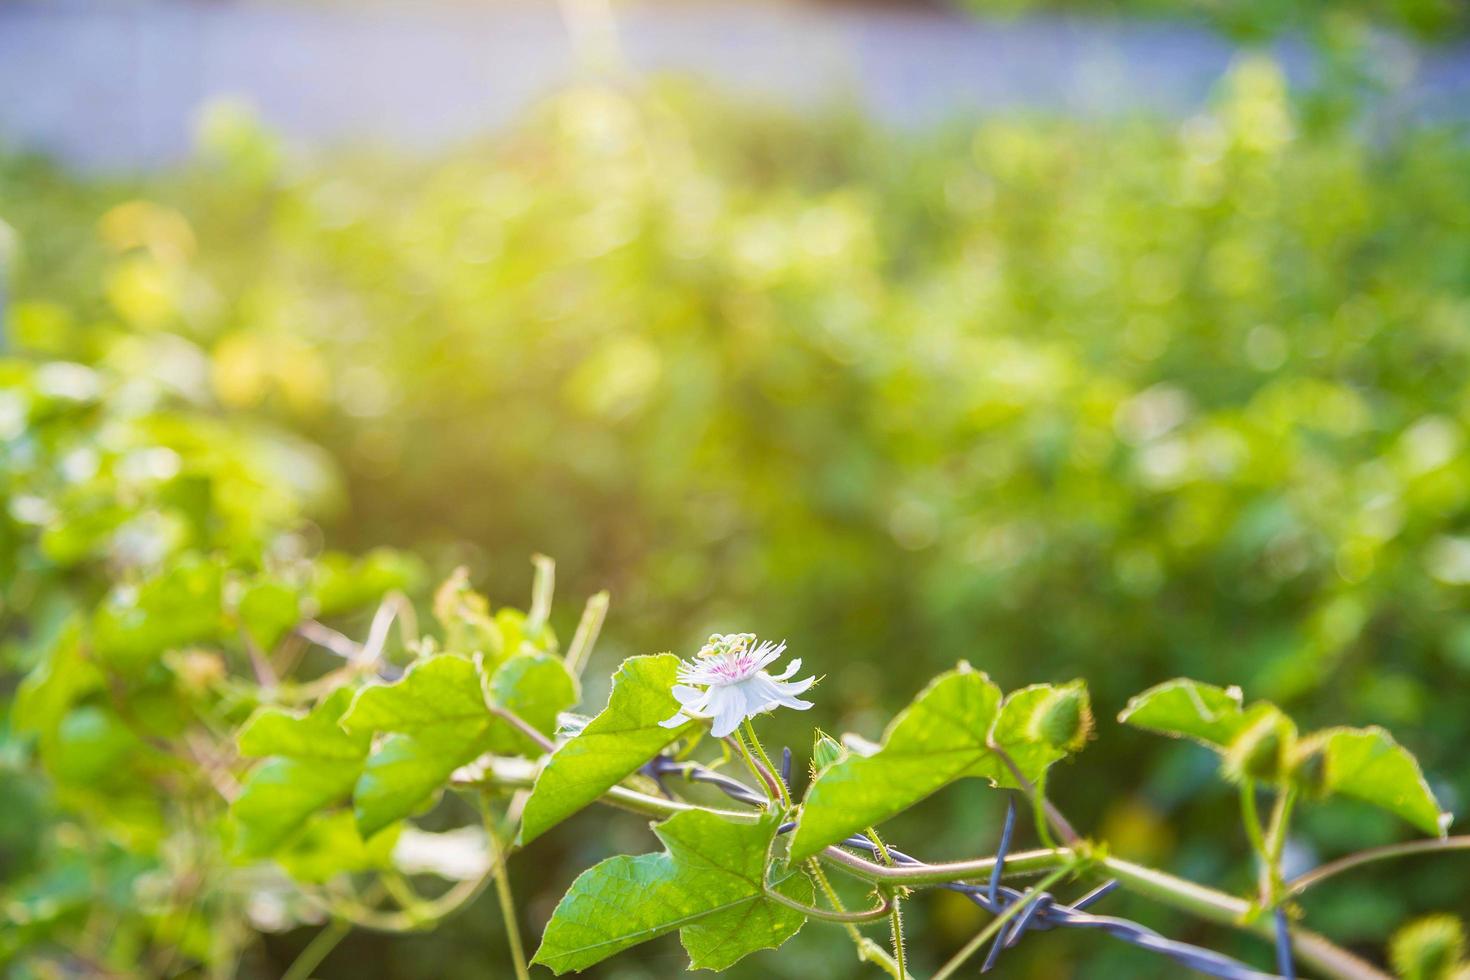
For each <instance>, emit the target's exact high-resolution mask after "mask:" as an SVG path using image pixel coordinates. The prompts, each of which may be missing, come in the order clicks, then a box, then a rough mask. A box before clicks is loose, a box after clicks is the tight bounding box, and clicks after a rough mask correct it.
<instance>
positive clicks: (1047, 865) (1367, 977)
mask: <svg viewBox="0 0 1470 980" xmlns="http://www.w3.org/2000/svg"><path fill="white" fill-rule="evenodd" d="M535 774H536V767H535V764H534V763H532V762H529V761H525V760H519V759H501V758H495V759H492V760H491V765H490V767H489V769H488V770H487V772H486V776H485V779H487V780H489V781H491V782H492V783H495V784H498V785H502V786H506V787H508V788H515V789H525V788H528V787H530V786H531V785H532V783H533V782H534V781H535ZM602 802H604V803H608V804H611V805H613V806H619V807H622V808H624V809H628V810H632V811H633V812H635V813H641V814H643V815H645V816H651V817H670V816H673V815H674V814H675V813H680V812H682V811H684V810H706V811H710V812H714V813H718V814H719V815H720V816H722V817H725V818H726V819H729V820H736V821H740V822H743V823H750V822H753V821H755V820H758V819H759V814H757V813H754V812H750V811H745V812H740V811H731V810H715V809H713V808H711V807H697V806H693V805H691V804H688V803H682V802H679V801H676V800H664V799H659V798H658V797H655V796H648V795H646V794H643V793H637V792H635V791H633V790H629V789H626V788H624V787H620V786H615V787H613V788H612V789H611V790H609V791H608V792H607V793H606V794H604V795H603V797H602ZM1456 840H1457V841H1459V840H1460V839H1459V838H1456ZM1458 846H1459V847H1461V848H1464V847H1470V842H1465V843H1459V844H1458ZM821 856H822V857H823V858H824V859H826V860H828V861H830V862H832V863H833V864H834V865H837V866H839V867H841V868H843V869H844V870H846V871H848V872H849V873H851V874H854V875H857V876H858V877H860V878H863V879H865V880H867V881H872V882H879V883H887V884H899V885H937V884H945V883H947V882H958V881H983V880H984V879H985V878H987V877H988V876H989V874H990V872H991V871H992V870H993V869H994V868H995V859H994V858H979V859H976V860H973V861H955V862H952V863H948V864H934V865H925V866H923V867H907V866H905V865H898V866H896V867H892V868H888V867H884V866H883V865H881V864H874V863H873V862H871V861H864V860H863V859H862V858H860V857H858V856H857V855H855V854H851V853H849V852H847V851H844V850H843V849H842V848H840V847H828V848H826V849H825V850H824V851H822V854H821ZM1384 856H1385V857H1389V856H1393V855H1384ZM1079 859H1080V860H1081V861H1082V862H1085V863H1086V864H1090V865H1091V867H1092V868H1093V869H1094V870H1095V871H1097V872H1098V873H1100V874H1103V875H1105V876H1107V877H1111V878H1116V879H1118V883H1119V884H1120V885H1121V886H1123V887H1124V888H1126V889H1128V890H1129V891H1132V892H1133V893H1135V894H1137V895H1141V896H1143V897H1145V898H1150V899H1152V900H1154V901H1156V902H1159V903H1160V904H1162V905H1167V906H1169V907H1170V908H1174V909H1178V910H1179V911H1181V912H1186V913H1188V914H1190V915H1193V916H1195V917H1196V918H1199V919H1203V920H1205V921H1206V922H1213V923H1217V924H1219V925H1225V926H1230V927H1232V928H1236V929H1242V930H1244V931H1246V932H1250V933H1251V934H1253V935H1256V936H1259V937H1261V938H1264V939H1266V940H1267V941H1270V940H1272V939H1273V938H1274V936H1275V929H1274V927H1273V925H1272V923H1271V922H1270V921H1269V920H1268V919H1266V918H1263V917H1259V916H1257V917H1255V918H1254V919H1252V918H1251V916H1250V912H1251V905H1250V903H1249V902H1246V901H1245V900H1243V899H1240V898H1237V897H1236V896H1234V895H1229V894H1226V893H1225V892H1222V891H1218V890H1216V889H1214V888H1209V887H1207V886H1205V885H1200V884H1196V883H1195V882H1192V881H1187V880H1185V879H1183V878H1180V877H1178V876H1176V875H1171V874H1169V873H1167V872H1164V871H1156V870H1154V869H1152V868H1146V867H1143V866H1142V865H1138V864H1134V863H1132V862H1131V861H1124V860H1122V859H1121V858H1115V857H1110V856H1107V855H1100V854H1095V853H1092V854H1088V853H1082V852H1080V851H1073V850H1071V849H1070V848H1065V847H1058V848H1046V849H1042V850H1035V851H1021V852H1018V853H1014V854H1010V855H1007V856H1006V860H1005V873H1006V875H1007V877H1011V876H1016V875H1024V874H1036V873H1039V872H1047V871H1052V870H1054V869H1059V868H1064V867H1070V866H1071V865H1073V864H1074V863H1077V862H1078V861H1079ZM1308 884H1311V882H1309V883H1308ZM1291 944H1292V949H1293V950H1294V951H1295V953H1296V955H1297V956H1299V957H1300V958H1301V959H1302V961H1303V962H1305V963H1308V964H1310V965H1311V966H1312V967H1314V968H1315V969H1316V970H1318V971H1319V972H1320V973H1322V974H1324V975H1326V976H1328V977H1333V978H1337V980H1391V978H1390V977H1389V976H1388V974H1386V973H1384V972H1383V971H1381V970H1379V969H1377V968H1376V967H1374V966H1373V965H1372V964H1370V963H1368V962H1366V961H1365V960H1363V959H1361V958H1359V957H1358V956H1355V955H1354V954H1352V953H1350V952H1348V951H1347V950H1345V949H1343V948H1341V947H1340V946H1337V945H1335V944H1334V943H1333V942H1332V941H1331V940H1329V939H1327V938H1326V937H1324V936H1321V935H1318V934H1317V933H1314V932H1310V931H1308V930H1305V929H1295V928H1294V929H1292V930H1291Z"/></svg>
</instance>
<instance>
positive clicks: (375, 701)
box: [342, 654, 577, 834]
mask: <svg viewBox="0 0 1470 980" xmlns="http://www.w3.org/2000/svg"><path fill="white" fill-rule="evenodd" d="M487 687H488V690H489V693H490V695H491V697H492V698H494V700H495V701H496V703H497V704H500V705H502V706H504V707H506V708H509V709H510V710H511V711H513V712H515V713H516V714H517V715H519V716H520V717H521V718H523V719H524V720H526V721H527V722H529V723H530V724H531V725H533V726H534V727H535V728H537V729H538V730H539V731H541V732H542V733H543V734H545V735H548V736H549V735H550V734H551V733H552V732H553V731H555V728H556V716H557V715H558V714H559V713H560V712H562V711H565V710H566V709H567V708H569V707H571V706H572V705H574V704H575V703H576V699H577V694H576V683H575V682H574V681H573V680H572V678H571V676H570V675H569V674H568V673H567V671H566V668H565V667H564V666H563V665H562V663H561V661H560V660H558V659H557V658H555V657H550V656H546V655H544V654H536V655H528V656H521V657H512V658H511V659H510V660H508V661H506V662H505V663H504V664H502V665H501V667H500V669H499V670H497V671H496V672H495V674H494V676H492V677H491V679H490V681H489V683H488V685H487ZM485 694H486V690H485V688H482V686H481V672H480V669H479V668H478V667H477V666H476V665H475V663H474V661H472V660H469V659H468V658H466V657H461V656H458V655H457V654H440V655H438V656H433V657H428V658H425V659H423V660H420V661H418V662H417V663H415V664H414V665H413V666H412V667H411V668H409V671H408V673H407V674H405V675H404V676H403V679H402V680H400V681H398V682H397V683H394V684H384V685H376V686H373V687H368V688H364V689H363V690H362V692H361V693H360V694H359V695H358V696H357V700H356V701H354V702H353V704H352V708H351V709H350V710H349V711H348V712H347V715H346V716H345V717H344V718H343V719H342V724H343V726H344V727H345V728H347V729H348V730H349V731H354V732H361V733H373V732H393V733H395V734H393V735H392V736H390V737H389V738H387V739H385V740H384V741H383V743H382V744H381V745H380V746H379V747H378V749H377V751H375V752H374V753H373V754H372V756H371V757H370V758H369V759H368V761H367V765H366V766H364V767H363V771H362V776H361V778H360V779H359V780H358V783H357V787H356V790H355V791H354V793H353V803H354V807H355V809H356V811H357V820H358V826H359V827H360V828H361V830H362V832H363V833H364V834H373V833H375V832H377V831H378V830H380V829H382V828H383V827H386V826H387V825H388V824H390V823H392V822H394V821H395V820H399V819H402V818H403V817H406V816H409V815H411V814H413V813H415V812H417V811H418V810H419V809H420V808H422V807H423V806H425V805H426V804H428V803H430V802H431V801H432V800H433V798H434V796H435V795H436V794H437V793H438V792H439V791H440V790H441V789H443V787H444V785H445V783H447V782H448V781H449V777H450V775H451V774H452V773H453V772H454V770H456V769H458V768H459V767H460V766H463V765H466V764H468V763H470V762H472V761H474V760H475V759H476V758H478V757H479V756H481V755H483V754H484V753H486V752H497V753H500V754H514V753H525V754H529V755H535V754H539V752H540V749H539V747H537V746H536V745H535V744H534V743H533V742H532V741H531V740H530V739H529V738H528V737H527V736H525V735H524V734H522V733H521V732H519V731H517V730H516V729H515V728H514V727H512V726H511V725H510V724H508V723H507V722H505V721H504V720H503V719H500V718H497V717H496V716H495V715H493V714H491V712H490V710H489V708H487V707H486V706H485Z"/></svg>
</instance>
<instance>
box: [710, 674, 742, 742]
mask: <svg viewBox="0 0 1470 980" xmlns="http://www.w3.org/2000/svg"><path fill="white" fill-rule="evenodd" d="M743 687H744V686H743V685H740V684H731V685H728V686H726V687H717V688H715V689H713V690H712V691H711V692H710V710H711V711H712V712H713V713H714V716H715V723H714V725H713V726H712V727H711V728H710V734H711V735H713V736H714V737H715V738H724V737H725V736H726V735H729V734H730V733H731V732H733V731H734V730H735V729H736V728H739V727H740V723H741V722H742V721H744V720H745V719H746V718H747V717H749V715H748V714H747V711H746V696H745V691H744V689H743Z"/></svg>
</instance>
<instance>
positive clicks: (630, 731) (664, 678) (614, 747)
mask: <svg viewBox="0 0 1470 980" xmlns="http://www.w3.org/2000/svg"><path fill="white" fill-rule="evenodd" d="M678 669H679V658H678V657H675V656H674V655H673V654H670V653H661V654H658V655H657V656H651V657H630V658H629V659H627V660H625V661H623V664H622V666H621V667H619V668H618V672H617V674H615V675H614V676H613V686H612V693H611V694H610V695H609V696H608V700H607V707H606V708H603V709H602V712H601V713H599V714H598V715H597V717H596V718H593V719H592V720H591V721H590V722H588V723H587V727H586V728H584V729H582V731H581V732H580V733H579V734H577V735H576V736H575V737H573V738H570V739H568V740H567V741H565V742H563V743H562V744H561V745H560V746H558V747H557V749H556V751H555V752H554V753H553V754H552V756H551V759H550V761H549V762H547V764H546V768H545V769H543V770H542V771H541V775H540V776H538V777H537V779H536V786H535V788H534V789H532V791H531V798H530V799H529V800H527V801H526V810H525V814H524V816H523V817H522V818H521V833H520V840H521V843H523V844H526V843H530V842H531V841H533V840H535V839H536V838H537V837H540V836H541V835H542V834H544V833H545V832H546V831H548V830H550V829H551V828H552V827H554V826H556V825H557V824H558V823H560V822H561V821H563V820H565V819H566V818H567V817H569V816H571V815H572V814H574V813H576V812H577V811H578V810H580V809H582V808H583V807H585V806H587V805H588V804H589V803H591V802H592V801H593V800H596V799H597V798H598V797H599V796H601V795H602V794H603V793H606V792H607V791H608V790H609V789H611V788H612V787H613V786H616V785H617V784H618V783H620V782H621V781H622V780H624V779H626V778H627V777H628V776H629V775H631V774H632V773H634V772H636V771H637V770H638V768H639V767H640V766H642V765H643V764H644V763H646V762H647V761H648V760H649V759H651V758H653V757H654V756H655V755H657V754H658V753H659V752H660V751H661V750H662V749H663V748H664V746H666V745H668V744H669V743H671V742H673V741H674V740H675V739H677V738H679V737H680V735H682V734H683V733H685V732H686V731H688V729H689V728H690V727H691V726H692V724H694V723H691V725H686V726H683V727H681V728H674V729H670V728H664V727H662V726H661V725H660V724H659V722H662V721H664V720H666V719H668V718H671V717H673V716H674V715H675V714H676V713H677V712H678V710H679V703H678V702H677V701H676V700H674V695H673V686H674V681H675V676H676V674H677V672H678Z"/></svg>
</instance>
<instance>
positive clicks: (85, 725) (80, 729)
mask: <svg viewBox="0 0 1470 980" xmlns="http://www.w3.org/2000/svg"><path fill="white" fill-rule="evenodd" d="M139 747H140V743H139V739H138V736H137V735H135V734H134V733H133V731H132V729H130V728H129V727H128V726H127V724H126V723H124V721H123V720H122V718H120V717H118V715H117V713H116V712H113V711H111V710H109V709H107V708H103V707H100V706H98V705H92V704H89V705H82V706H81V707H79V708H73V709H72V710H71V711H69V712H68V713H67V715H66V717H64V718H63V719H62V720H61V724H60V725H58V726H57V729H56V733H55V736H54V737H53V738H48V739H47V740H46V741H45V742H44V743H43V757H44V758H45V760H46V767H47V768H48V769H49V770H50V771H51V773H52V774H53V775H54V776H55V777H56V778H57V779H58V780H60V781H62V782H67V783H73V784H78V785H80V784H85V783H93V782H106V781H107V780H108V778H109V777H111V776H114V775H119V774H120V772H119V771H120V770H121V771H122V772H126V767H127V763H128V760H129V758H130V757H132V756H133V755H134V753H136V752H137V750H138V749H139Z"/></svg>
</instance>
